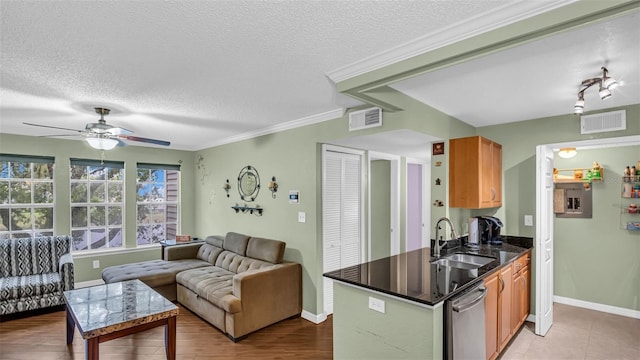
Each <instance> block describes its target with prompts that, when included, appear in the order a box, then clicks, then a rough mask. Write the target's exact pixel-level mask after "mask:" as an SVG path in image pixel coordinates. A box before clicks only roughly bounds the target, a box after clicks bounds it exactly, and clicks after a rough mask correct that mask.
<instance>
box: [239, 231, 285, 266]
mask: <svg viewBox="0 0 640 360" xmlns="http://www.w3.org/2000/svg"><path fill="white" fill-rule="evenodd" d="M286 246H287V245H286V244H285V243H284V242H282V241H278V240H270V239H263V238H256V237H252V238H251V239H249V244H248V245H247V256H248V257H252V258H254V259H260V260H264V261H268V262H270V263H273V264H280V263H281V262H282V258H283V257H284V249H285V248H286Z"/></svg>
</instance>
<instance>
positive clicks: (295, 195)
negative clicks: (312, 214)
mask: <svg viewBox="0 0 640 360" xmlns="http://www.w3.org/2000/svg"><path fill="white" fill-rule="evenodd" d="M289 204H300V191H298V190H289Z"/></svg>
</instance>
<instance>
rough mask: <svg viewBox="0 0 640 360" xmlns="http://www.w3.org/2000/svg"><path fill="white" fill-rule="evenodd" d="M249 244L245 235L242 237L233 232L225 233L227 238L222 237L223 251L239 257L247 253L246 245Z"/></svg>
mask: <svg viewBox="0 0 640 360" xmlns="http://www.w3.org/2000/svg"><path fill="white" fill-rule="evenodd" d="M248 242H249V237H248V236H247V235H242V234H238V233H234V232H229V233H227V236H225V237H224V246H223V248H224V249H225V250H229V251H233V252H234V253H236V254H239V255H243V256H244V255H245V253H246V251H247V243H248Z"/></svg>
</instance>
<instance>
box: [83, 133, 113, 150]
mask: <svg viewBox="0 0 640 360" xmlns="http://www.w3.org/2000/svg"><path fill="white" fill-rule="evenodd" d="M86 140H87V143H88V144H89V146H91V147H92V148H94V149H96V150H111V149H113V148H115V147H116V146H117V145H118V140H115V139H111V138H109V137H96V136H92V137H87V138H86Z"/></svg>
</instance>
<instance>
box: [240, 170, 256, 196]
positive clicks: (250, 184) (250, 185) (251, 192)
mask: <svg viewBox="0 0 640 360" xmlns="http://www.w3.org/2000/svg"><path fill="white" fill-rule="evenodd" d="M259 191H260V175H258V171H257V170H256V168H254V167H252V166H251V165H248V166H245V167H243V168H242V170H240V174H238V192H239V193H240V199H242V200H244V201H254V200H255V199H256V198H257V197H258V192H259Z"/></svg>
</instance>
